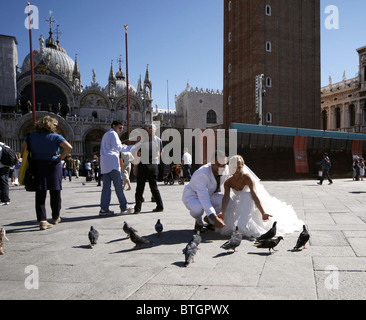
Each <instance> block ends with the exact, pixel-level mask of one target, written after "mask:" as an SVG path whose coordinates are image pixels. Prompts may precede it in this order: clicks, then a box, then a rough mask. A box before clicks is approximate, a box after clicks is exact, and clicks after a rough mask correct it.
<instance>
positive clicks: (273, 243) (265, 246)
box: [257, 237, 283, 253]
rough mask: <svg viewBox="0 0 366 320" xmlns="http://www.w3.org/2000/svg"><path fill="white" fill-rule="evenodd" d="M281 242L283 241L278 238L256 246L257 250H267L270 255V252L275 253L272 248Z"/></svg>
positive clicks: (264, 241)
mask: <svg viewBox="0 0 366 320" xmlns="http://www.w3.org/2000/svg"><path fill="white" fill-rule="evenodd" d="M281 240H283V238H282V237H278V238H277V239H269V240H263V241H261V242H260V244H259V245H257V248H259V249H269V253H271V250H273V251H276V250H275V249H274V248H275V247H276V246H277V245H278V244H279V243H280V241H281Z"/></svg>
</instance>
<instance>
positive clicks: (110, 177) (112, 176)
mask: <svg viewBox="0 0 366 320" xmlns="http://www.w3.org/2000/svg"><path fill="white" fill-rule="evenodd" d="M122 131H123V124H122V122H121V121H113V123H112V129H111V130H109V131H108V132H106V133H105V134H104V136H103V138H102V143H101V146H100V173H101V174H102V175H103V189H102V195H101V198H100V207H101V209H100V211H99V215H100V216H105V215H114V212H113V211H111V210H109V205H110V202H111V195H112V181H113V185H114V189H115V191H116V194H117V198H118V201H119V206H120V209H121V214H124V213H132V212H133V208H131V207H129V206H128V203H127V200H126V197H125V194H124V192H123V187H122V176H121V171H120V163H119V158H120V153H121V152H124V151H129V149H131V147H130V146H123V145H122V143H121V140H120V138H119V135H120V134H121V133H122Z"/></svg>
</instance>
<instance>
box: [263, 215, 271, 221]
mask: <svg viewBox="0 0 366 320" xmlns="http://www.w3.org/2000/svg"><path fill="white" fill-rule="evenodd" d="M269 218H272V216H271V215H270V214H267V213H265V214H263V215H262V219H263V221H264V222H267V221H268V220H269Z"/></svg>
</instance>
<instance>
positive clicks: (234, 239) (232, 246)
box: [220, 227, 243, 252]
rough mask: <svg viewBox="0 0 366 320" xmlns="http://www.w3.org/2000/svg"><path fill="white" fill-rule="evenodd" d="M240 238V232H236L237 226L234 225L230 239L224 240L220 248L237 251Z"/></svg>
mask: <svg viewBox="0 0 366 320" xmlns="http://www.w3.org/2000/svg"><path fill="white" fill-rule="evenodd" d="M242 238H243V236H242V234H241V233H239V232H238V227H236V230H235V231H234V232H233V234H232V235H231V238H230V240H228V241H226V242H225V243H224V244H223V245H222V246H221V247H220V248H222V249H225V250H234V252H237V251H236V248H237V247H239V246H240V244H241V240H242Z"/></svg>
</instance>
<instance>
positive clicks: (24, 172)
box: [18, 134, 36, 192]
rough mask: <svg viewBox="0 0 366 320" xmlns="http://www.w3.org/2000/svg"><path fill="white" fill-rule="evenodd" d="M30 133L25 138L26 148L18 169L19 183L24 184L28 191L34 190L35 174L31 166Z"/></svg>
mask: <svg viewBox="0 0 366 320" xmlns="http://www.w3.org/2000/svg"><path fill="white" fill-rule="evenodd" d="M29 136H30V135H29V134H28V138H27V142H28V143H27V149H26V150H25V151H24V153H23V161H22V164H21V166H20V169H19V177H18V179H19V184H20V185H24V186H25V190H26V191H29V192H34V191H36V176H35V174H34V170H33V168H32V149H31V146H30V137H29Z"/></svg>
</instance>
